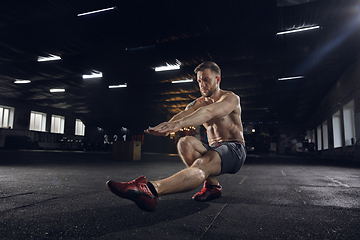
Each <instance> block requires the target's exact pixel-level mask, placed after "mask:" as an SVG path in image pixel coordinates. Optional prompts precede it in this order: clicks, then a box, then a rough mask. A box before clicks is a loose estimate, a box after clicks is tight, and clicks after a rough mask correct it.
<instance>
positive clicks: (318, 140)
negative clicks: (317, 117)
mask: <svg viewBox="0 0 360 240" xmlns="http://www.w3.org/2000/svg"><path fill="white" fill-rule="evenodd" d="M316 133H317V150H322V134H321V125H319V126H318V127H317V128H316Z"/></svg>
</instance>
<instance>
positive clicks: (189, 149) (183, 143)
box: [177, 136, 219, 185]
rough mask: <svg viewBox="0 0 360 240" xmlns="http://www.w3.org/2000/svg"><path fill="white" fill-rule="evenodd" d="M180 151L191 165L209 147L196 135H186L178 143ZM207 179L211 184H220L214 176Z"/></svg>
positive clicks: (185, 160)
mask: <svg viewBox="0 0 360 240" xmlns="http://www.w3.org/2000/svg"><path fill="white" fill-rule="evenodd" d="M177 148H178V152H179V155H180V157H181V159H182V160H183V162H184V163H185V165H186V166H187V167H190V166H191V165H192V164H193V163H194V161H195V160H196V159H198V158H200V157H202V156H203V155H204V154H205V153H207V151H208V150H207V149H206V148H205V147H204V146H203V144H202V143H201V142H200V141H199V140H198V139H197V138H195V137H192V136H186V137H182V138H180V140H179V142H178V144H177ZM206 181H207V182H208V183H209V184H210V185H219V181H218V180H217V179H216V177H214V176H209V177H208V178H207V179H206Z"/></svg>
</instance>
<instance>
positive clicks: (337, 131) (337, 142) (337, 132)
mask: <svg viewBox="0 0 360 240" xmlns="http://www.w3.org/2000/svg"><path fill="white" fill-rule="evenodd" d="M332 124H333V134H334V148H338V147H341V146H342V144H341V117H340V111H337V112H336V113H335V114H334V115H333V116H332Z"/></svg>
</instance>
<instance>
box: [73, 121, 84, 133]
mask: <svg viewBox="0 0 360 240" xmlns="http://www.w3.org/2000/svg"><path fill="white" fill-rule="evenodd" d="M75 135H79V136H85V124H84V123H83V122H82V121H81V120H80V119H76V122H75Z"/></svg>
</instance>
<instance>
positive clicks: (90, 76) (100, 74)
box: [82, 71, 103, 79]
mask: <svg viewBox="0 0 360 240" xmlns="http://www.w3.org/2000/svg"><path fill="white" fill-rule="evenodd" d="M102 76H103V74H102V72H98V71H94V72H92V73H91V74H90V75H82V78H83V79H89V78H101V77H102Z"/></svg>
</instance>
